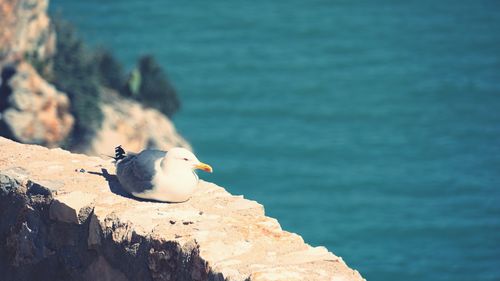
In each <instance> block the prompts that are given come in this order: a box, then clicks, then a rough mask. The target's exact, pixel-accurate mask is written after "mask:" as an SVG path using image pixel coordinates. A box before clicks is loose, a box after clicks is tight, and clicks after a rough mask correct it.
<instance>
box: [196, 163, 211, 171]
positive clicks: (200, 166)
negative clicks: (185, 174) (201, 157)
mask: <svg viewBox="0 0 500 281" xmlns="http://www.w3.org/2000/svg"><path fill="white" fill-rule="evenodd" d="M195 169H199V170H202V171H205V172H209V173H211V172H213V170H212V167H210V165H208V164H205V163H201V162H200V163H199V164H198V165H196V166H195Z"/></svg>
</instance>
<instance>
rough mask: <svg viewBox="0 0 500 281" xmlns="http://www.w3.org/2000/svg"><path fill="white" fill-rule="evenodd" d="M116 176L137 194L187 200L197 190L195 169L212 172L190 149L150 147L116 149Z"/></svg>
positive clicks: (136, 195)
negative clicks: (128, 151) (126, 151)
mask: <svg viewBox="0 0 500 281" xmlns="http://www.w3.org/2000/svg"><path fill="white" fill-rule="evenodd" d="M114 159H115V161H116V162H115V163H116V176H117V177H118V181H119V182H120V184H121V185H122V187H123V189H125V191H127V192H128V193H130V194H132V195H133V196H135V197H138V198H143V199H150V200H155V201H162V202H184V201H187V200H188V199H189V198H190V197H191V195H192V194H193V193H194V191H195V190H196V186H197V185H198V175H196V173H195V171H194V170H195V169H200V170H203V171H206V172H209V173H211V172H212V167H210V165H207V164H205V163H202V162H200V160H198V158H196V156H195V155H194V154H193V153H192V152H191V151H189V150H187V149H185V148H181V147H175V148H172V149H170V150H169V151H168V152H166V151H161V150H153V149H146V150H143V151H141V152H140V153H138V154H133V153H127V154H126V153H125V151H124V150H123V149H122V148H121V146H118V147H116V148H115V157H114Z"/></svg>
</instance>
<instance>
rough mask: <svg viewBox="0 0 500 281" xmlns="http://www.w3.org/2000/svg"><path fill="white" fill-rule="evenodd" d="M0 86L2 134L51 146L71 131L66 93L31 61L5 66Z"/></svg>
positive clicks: (71, 125) (22, 140) (26, 141)
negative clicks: (40, 73)
mask: <svg viewBox="0 0 500 281" xmlns="http://www.w3.org/2000/svg"><path fill="white" fill-rule="evenodd" d="M0 89H1V91H0V93H1V94H2V95H3V96H2V97H1V99H2V101H3V107H4V108H3V111H2V108H0V111H2V112H1V115H0V116H1V118H0V126H1V127H0V128H1V130H2V134H3V135H6V136H9V137H10V138H12V139H15V140H19V141H21V142H23V143H35V144H41V145H45V146H48V147H54V146H57V145H58V144H59V143H60V142H62V141H63V140H64V139H65V138H66V137H67V136H68V134H69V133H70V131H71V128H72V127H73V123H74V118H73V116H72V115H71V113H70V104H69V99H68V97H67V96H66V94H64V93H62V92H59V91H57V90H56V88H55V87H54V86H52V85H51V84H49V83H47V82H46V81H45V80H44V79H43V78H41V77H40V75H38V73H37V72H36V70H35V69H34V68H33V67H32V66H31V65H30V64H28V63H26V62H21V63H19V64H17V65H11V66H8V67H5V68H4V69H3V71H2V81H1V86H0Z"/></svg>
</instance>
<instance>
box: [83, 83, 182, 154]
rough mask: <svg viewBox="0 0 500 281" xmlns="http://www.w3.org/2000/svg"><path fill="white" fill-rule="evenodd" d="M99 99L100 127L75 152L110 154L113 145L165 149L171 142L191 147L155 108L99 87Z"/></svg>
mask: <svg viewBox="0 0 500 281" xmlns="http://www.w3.org/2000/svg"><path fill="white" fill-rule="evenodd" d="M102 100H103V103H102V105H101V108H102V111H103V113H104V121H103V123H102V127H101V129H100V130H99V131H98V132H97V133H96V136H95V138H94V139H93V141H92V142H91V143H89V144H88V145H85V146H84V148H83V149H79V150H78V152H82V153H85V154H89V155H110V154H113V153H114V148H115V147H116V146H117V145H122V146H123V147H124V148H125V149H127V150H128V151H135V152H139V151H141V150H143V149H145V148H155V149H161V150H168V149H170V148H171V147H175V146H181V147H185V148H187V149H191V146H190V145H189V143H188V142H187V141H186V140H184V139H183V138H182V137H181V136H180V135H179V134H178V133H177V131H176V129H175V127H174V125H173V123H172V121H170V120H169V119H168V118H167V117H166V116H165V115H163V114H161V113H160V112H159V111H157V110H155V109H151V108H145V107H144V106H142V105H141V104H140V103H138V102H135V101H133V100H129V99H126V98H123V97H121V96H119V95H118V94H117V93H116V92H114V91H113V90H109V89H103V93H102Z"/></svg>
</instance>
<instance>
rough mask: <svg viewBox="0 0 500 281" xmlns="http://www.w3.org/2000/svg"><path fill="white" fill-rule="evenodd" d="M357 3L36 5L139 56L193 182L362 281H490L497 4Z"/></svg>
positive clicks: (496, 227) (497, 193) (493, 270)
mask: <svg viewBox="0 0 500 281" xmlns="http://www.w3.org/2000/svg"><path fill="white" fill-rule="evenodd" d="M354 2H355V1H326V0H325V1H319V0H311V1H298V0H289V1H274V2H272V1H264V0H256V1H243V0H233V1H227V2H226V3H222V2H217V3H213V1H201V0H195V1H189V2H182V3H178V2H177V1H159V0H154V1H148V2H143V1H137V0H127V1H125V0H122V1H118V0H115V1H95V0H91V1H84V2H81V1H80V2H77V1H63V0H55V1H52V7H51V9H52V10H58V9H61V10H62V11H63V15H64V17H65V18H67V19H70V20H71V21H73V22H74V23H75V24H76V25H77V27H78V28H79V29H80V31H81V33H82V35H83V37H84V38H86V39H87V40H88V41H89V42H91V43H92V44H94V45H98V44H100V45H105V46H108V47H110V48H112V49H113V50H114V51H115V52H116V54H117V56H118V57H119V58H120V59H121V60H123V61H124V62H125V63H126V64H127V65H128V66H129V67H131V66H132V65H133V63H134V61H135V60H136V58H137V57H138V56H139V55H140V54H144V53H153V54H154V55H155V56H156V57H157V58H158V59H159V60H160V61H161V63H162V64H163V65H164V66H165V67H166V69H167V71H168V73H169V76H170V78H171V80H172V81H173V83H174V84H175V86H176V88H177V89H178V91H179V93H180V95H181V99H182V102H183V110H182V112H180V113H179V114H178V115H177V116H176V117H175V123H176V125H177V127H178V128H179V130H180V131H181V133H182V134H183V135H185V136H186V137H187V138H188V139H189V140H190V141H191V143H192V144H193V145H194V147H195V149H196V151H197V153H198V154H199V156H200V159H203V160H205V161H206V162H209V163H210V164H212V165H213V166H214V167H215V173H214V174H213V175H202V177H203V178H205V179H206V180H209V181H213V182H216V183H218V184H220V185H222V186H225V187H226V188H227V189H228V190H229V191H230V192H232V193H236V194H244V195H245V197H247V198H251V199H255V200H257V201H259V202H261V203H263V204H264V205H265V207H266V212H267V214H268V215H270V216H273V217H276V218H278V219H279V221H280V222H281V224H282V226H283V228H284V229H286V230H289V231H293V232H297V233H299V234H301V235H302V236H303V237H304V239H305V240H306V241H308V242H309V243H311V244H313V245H325V246H327V247H328V248H329V249H330V250H332V251H333V252H334V253H335V254H337V255H340V256H342V257H343V258H344V259H345V260H346V262H347V263H348V264H349V265H350V266H351V267H353V268H356V269H358V270H359V271H360V272H361V273H362V274H363V276H364V277H365V278H367V279H369V280H406V281H410V280H464V281H465V280H467V281H470V280H500V3H499V2H498V1H494V0H492V1H465V0H457V1H451V0H443V1H430V0H429V1H427V0H426V1H404V2H403V1H391V0H381V1H357V3H354ZM375 2H377V3H375Z"/></svg>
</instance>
